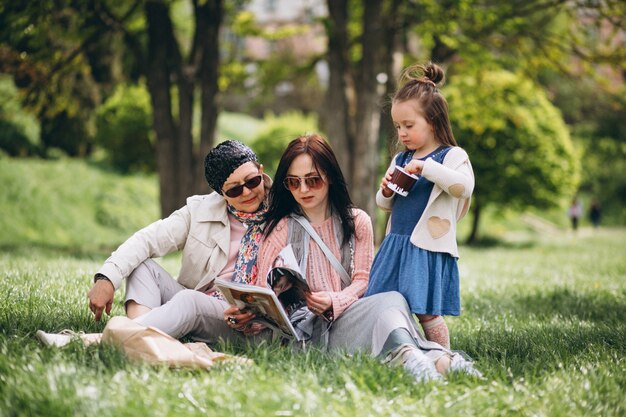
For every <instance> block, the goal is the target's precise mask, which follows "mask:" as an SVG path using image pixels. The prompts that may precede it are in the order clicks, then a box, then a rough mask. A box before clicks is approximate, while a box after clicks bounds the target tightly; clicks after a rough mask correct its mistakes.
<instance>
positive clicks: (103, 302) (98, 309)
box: [87, 279, 115, 321]
mask: <svg viewBox="0 0 626 417" xmlns="http://www.w3.org/2000/svg"><path fill="white" fill-rule="evenodd" d="M114 294H115V288H114V287H113V283H112V282H111V281H108V280H105V279H101V280H98V281H96V283H95V284H93V287H91V290H89V293H88V294H87V298H89V309H90V310H91V312H92V313H93V314H94V315H95V316H96V317H95V318H96V321H100V317H102V311H106V313H107V315H109V316H110V315H111V307H112V306H113V296H114Z"/></svg>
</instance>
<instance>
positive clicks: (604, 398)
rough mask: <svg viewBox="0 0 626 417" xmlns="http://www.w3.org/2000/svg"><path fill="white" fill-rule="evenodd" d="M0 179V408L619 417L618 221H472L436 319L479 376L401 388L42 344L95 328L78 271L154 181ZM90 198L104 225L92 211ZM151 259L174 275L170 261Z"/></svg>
mask: <svg viewBox="0 0 626 417" xmlns="http://www.w3.org/2000/svg"><path fill="white" fill-rule="evenodd" d="M5 162H6V163H7V164H5ZM0 176H1V180H2V184H3V187H2V188H1V189H0V207H1V208H2V214H3V216H0V222H2V223H1V224H0V226H1V227H2V228H3V231H4V230H7V229H8V230H10V231H12V233H15V234H16V235H12V236H9V235H6V234H5V233H4V232H3V234H2V236H0V243H1V244H2V251H1V252H0V417H4V416H32V415H37V416H39V415H45V416H68V415H73V416H95V415H98V416H143V415H150V416H185V415H198V416H207V415H208V416H228V417H232V416H235V415H236V416H291V415H293V416H300V415H302V416H313V415H315V416H377V417H383V416H503V415H509V416H564V417H574V416H623V415H626V399H625V396H624V392H626V355H625V354H626V256H625V254H624V250H623V247H624V242H625V241H626V229H614V230H611V229H600V230H599V231H592V230H591V229H587V228H583V229H582V230H580V231H579V233H578V234H576V235H575V234H573V233H571V232H568V231H567V230H565V229H561V230H560V231H556V232H552V233H551V234H549V235H537V234H536V233H534V232H533V231H532V230H531V229H527V228H524V227H521V228H518V229H517V230H516V231H515V233H514V234H513V233H511V231H510V227H511V225H514V224H517V225H519V224H520V223H519V222H517V223H516V222H515V221H514V220H507V222H510V223H507V225H505V226H503V223H497V224H494V223H493V222H487V223H486V224H489V225H490V229H489V231H495V232H493V233H492V235H493V236H497V238H498V239H499V240H495V239H494V240H492V241H491V243H492V245H485V246H483V247H471V248H470V247H461V260H460V270H461V283H462V288H461V295H462V302H463V308H464V310H463V314H462V315H461V316H460V317H454V318H448V324H449V327H450V333H451V338H452V345H453V347H454V348H456V349H460V350H464V351H465V352H467V353H469V354H470V355H471V356H472V357H473V358H474V359H475V360H476V361H477V366H478V368H479V369H480V370H481V371H482V372H483V373H484V374H485V379H484V380H475V379H472V378H469V377H466V376H463V375H453V376H451V377H450V378H448V380H447V382H446V383H429V384H415V383H413V381H412V380H411V378H410V377H409V376H408V375H407V374H405V373H404V372H403V371H402V369H399V368H389V367H386V366H384V365H381V364H380V363H378V362H377V361H376V360H374V359H371V358H369V357H367V356H365V355H356V356H354V357H337V356H332V357H331V356H327V355H325V354H323V353H320V352H318V351H314V350H311V351H308V352H306V353H300V354H295V353H294V352H292V351H291V350H290V349H289V348H282V347H278V346H275V345H264V346H260V347H246V346H243V347H241V346H221V347H220V349H222V350H224V351H227V352H231V353H236V354H241V355H245V356H247V357H249V358H252V359H253V360H254V364H252V365H250V366H238V365H233V364H225V365H220V366H217V367H215V368H213V369H210V370H208V371H197V370H196V371H192V370H180V369H178V370H170V369H167V368H164V367H152V366H148V365H143V364H137V363H133V362H129V361H128V360H127V359H126V358H125V357H124V356H123V354H122V353H121V352H119V351H117V350H115V349H114V348H112V347H110V346H104V345H102V346H91V347H84V346H82V345H80V344H79V343H72V344H71V345H70V346H68V347H66V348H63V349H56V348H47V347H44V346H42V345H41V344H40V343H39V342H38V341H37V340H36V338H35V336H34V334H35V332H36V331H37V330H38V329H43V330H46V331H49V332H57V331H60V330H62V329H66V328H69V329H73V330H77V331H78V330H82V331H86V332H97V331H101V330H102V328H103V326H104V323H95V322H94V321H93V319H92V316H91V313H90V312H89V310H88V308H87V298H86V293H87V291H88V289H89V288H90V285H91V278H92V275H93V273H94V271H96V270H97V268H98V267H99V266H100V264H101V263H102V262H103V261H104V259H105V258H106V257H107V256H108V253H109V251H110V249H111V247H112V246H114V245H115V244H117V243H119V242H120V241H121V240H122V239H123V238H124V237H126V236H127V235H128V234H130V233H131V232H132V231H134V229H135V228H138V227H141V225H143V224H146V223H149V222H150V221H152V220H153V219H154V218H155V216H156V214H155V210H156V209H155V208H154V207H155V206H156V202H155V201H153V202H152V203H150V202H149V201H150V198H151V197H150V196H154V194H153V191H151V190H152V189H153V188H152V187H155V183H154V181H153V179H151V178H137V177H120V176H116V175H114V174H111V173H106V172H102V171H100V170H97V169H94V168H93V167H91V166H89V165H86V164H84V163H79V162H72V161H69V162H66V163H65V165H63V167H61V166H60V164H57V163H53V162H40V161H26V162H24V161H21V162H19V163H18V162H15V161H12V160H6V159H3V160H2V163H0ZM19 181H21V182H19ZM18 182H19V183H18ZM63 184H66V185H65V186H63ZM67 184H70V186H67ZM48 193H51V194H50V195H48ZM7 194H11V195H12V196H13V197H11V199H9V198H6V197H5V196H6V195H7ZM102 195H104V196H105V197H106V198H105V199H106V200H107V202H108V203H109V204H110V205H109V206H108V207H109V208H108V209H107V210H108V211H107V212H108V213H113V214H111V217H110V218H112V219H116V220H106V221H103V220H102V219H106V218H107V217H106V216H105V217H98V216H96V215H95V214H94V213H97V212H98V211H97V210H96V208H97V207H102V205H103V204H104V203H103V201H102V199H101V198H99V196H102ZM115 198H119V199H120V200H115ZM16 205H19V207H15V206H16ZM150 205H152V206H154V207H152V208H150ZM150 210H152V211H150ZM28 211H31V213H28ZM64 214H65V217H69V219H64ZM99 219H100V220H99ZM123 219H132V220H128V221H126V220H123ZM57 222H59V223H60V224H57ZM111 222H112V223H111ZM33 225H34V226H33ZM507 229H508V233H507ZM28 230H30V231H32V232H31V234H30V235H29V234H28V233H27V232H26V231H28ZM64 236H65V237H64ZM494 243H495V244H494ZM163 262H164V265H165V267H166V268H167V269H168V270H170V271H172V272H176V271H177V267H178V258H177V257H176V256H174V257H168V258H166V259H164V260H163ZM121 299H122V294H121V293H118V294H116V302H115V304H114V309H113V314H115V315H120V314H123V310H122V305H121Z"/></svg>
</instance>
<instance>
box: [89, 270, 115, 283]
mask: <svg viewBox="0 0 626 417" xmlns="http://www.w3.org/2000/svg"><path fill="white" fill-rule="evenodd" d="M103 280H104V281H109V282H111V280H110V279H109V277H107V276H106V275H104V274H101V273H99V272H98V273H97V274H96V275H94V277H93V282H96V281H103Z"/></svg>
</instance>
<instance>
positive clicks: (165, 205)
mask: <svg viewBox="0 0 626 417" xmlns="http://www.w3.org/2000/svg"><path fill="white" fill-rule="evenodd" d="M193 4H194V16H195V33H194V37H193V45H192V47H191V52H190V54H189V57H188V59H187V60H186V61H185V60H183V58H182V56H181V53H180V48H179V47H178V44H177V42H176V38H175V36H174V30H173V26H172V21H171V19H170V16H169V6H168V5H167V3H164V2H161V1H147V2H146V5H145V13H146V19H147V22H148V48H149V50H148V63H147V70H146V73H147V78H148V89H149V91H150V96H151V100H152V108H153V112H154V130H155V132H156V138H157V167H158V172H159V179H160V202H161V215H162V216H168V215H169V214H171V213H172V212H173V211H174V210H176V209H178V208H179V207H181V206H182V205H184V204H185V200H186V198H187V197H188V196H190V195H193V194H203V193H206V192H208V191H209V188H208V186H207V184H206V179H205V178H204V156H205V155H206V153H207V152H208V150H209V149H210V148H211V147H212V146H213V140H214V136H215V129H216V125H217V114H218V104H217V96H218V83H217V78H218V66H219V43H218V33H219V28H220V25H221V21H222V14H223V11H222V0H213V1H204V2H198V1H194V2H193ZM173 83H175V85H176V88H177V92H178V96H177V102H178V122H177V121H176V120H175V118H174V116H173V114H172V113H173V112H172V96H171V93H170V92H171V88H172V84H173ZM198 83H199V85H200V88H201V106H202V118H201V119H202V121H201V128H200V140H199V143H198V145H197V146H194V140H193V133H192V132H193V114H194V102H195V100H194V97H195V92H196V88H197V86H198Z"/></svg>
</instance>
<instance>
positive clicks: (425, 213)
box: [365, 63, 474, 348]
mask: <svg viewBox="0 0 626 417" xmlns="http://www.w3.org/2000/svg"><path fill="white" fill-rule="evenodd" d="M443 80H444V72H443V70H442V68H440V67H439V66H437V65H435V64H432V63H429V64H427V65H413V66H410V67H408V68H407V69H405V71H404V72H403V74H402V77H401V79H400V85H401V87H400V88H399V89H398V91H397V92H396V93H395V95H394V97H393V99H392V107H391V117H392V118H393V124H394V126H395V128H396V131H397V134H398V141H399V143H401V144H402V145H404V148H405V150H404V151H403V152H400V153H398V154H396V155H395V156H394V158H393V159H392V161H391V164H390V166H389V169H388V170H387V172H386V174H385V176H384V177H383V178H382V181H381V185H380V190H379V191H378V193H377V194H376V203H377V204H378V206H379V207H381V208H382V209H383V210H385V211H391V217H390V219H389V227H388V234H387V235H386V236H385V239H384V240H383V242H382V244H381V246H380V249H379V251H378V253H377V254H376V257H375V259H374V262H373V265H372V270H371V274H370V282H369V287H368V290H367V292H366V294H365V295H366V296H372V295H374V294H379V293H382V292H385V291H399V292H400V293H401V294H402V295H404V297H405V298H406V300H407V302H408V304H409V307H410V308H411V311H412V312H413V313H414V314H416V315H417V318H418V320H419V322H420V324H421V326H422V329H423V330H424V335H425V336H426V338H427V339H428V340H431V341H434V342H437V343H439V344H440V345H442V346H445V347H446V348H449V347H450V336H449V332H448V327H447V325H446V323H445V321H444V319H443V317H442V316H443V315H459V314H460V313H461V306H460V293H459V271H458V267H457V258H458V256H459V254H458V248H457V243H456V224H457V221H459V220H460V219H461V218H463V217H464V216H465V214H466V213H467V211H468V209H469V206H470V200H471V195H472V191H473V189H474V173H473V170H472V165H471V163H470V160H469V157H468V155H467V153H466V152H465V151H464V150H463V149H461V148H460V147H458V146H457V142H456V140H455V138H454V135H453V133H452V129H451V126H450V121H449V118H448V104H447V102H446V100H445V98H444V97H443V96H442V94H441V92H440V91H439V89H438V87H437V86H438V85H439V84H441V83H443ZM395 166H400V167H403V168H404V170H405V171H406V172H408V173H410V174H416V175H419V179H418V180H417V181H416V183H415V184H414V185H413V186H412V188H411V189H410V190H408V191H409V193H408V195H407V196H406V197H403V196H400V195H396V194H394V193H393V192H392V190H391V189H389V188H388V187H387V185H388V184H389V182H390V180H391V178H392V173H393V171H394V169H395Z"/></svg>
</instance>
